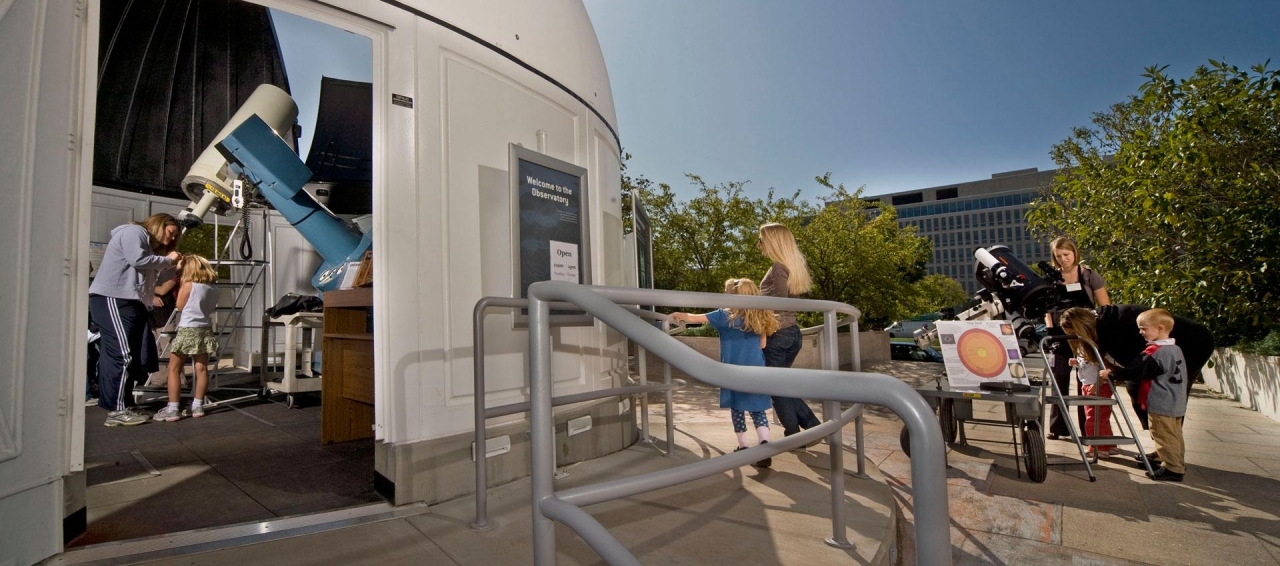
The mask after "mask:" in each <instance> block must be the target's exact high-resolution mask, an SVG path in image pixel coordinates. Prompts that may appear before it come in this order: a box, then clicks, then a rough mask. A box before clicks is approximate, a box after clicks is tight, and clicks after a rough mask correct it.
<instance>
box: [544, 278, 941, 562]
mask: <svg viewBox="0 0 1280 566" xmlns="http://www.w3.org/2000/svg"><path fill="white" fill-rule="evenodd" d="M528 296H529V354H530V357H529V366H530V367H529V378H530V395H529V398H530V403H531V406H530V418H529V420H530V427H531V432H532V478H531V488H532V498H533V543H534V561H535V563H536V564H540V565H549V564H553V563H554V562H555V530H554V526H553V525H552V523H551V519H550V518H549V517H547V516H546V515H545V514H544V513H543V511H542V503H543V502H544V501H546V500H549V499H550V498H554V497H555V492H554V488H553V485H552V477H553V474H554V472H555V464H554V459H553V457H554V437H553V434H554V433H553V429H552V423H553V416H552V412H551V386H552V383H551V367H550V365H551V341H550V337H551V336H550V325H549V322H550V307H549V302H550V301H566V302H569V303H573V304H574V305H575V306H577V307H578V308H579V309H582V310H584V311H586V312H587V313H589V314H591V315H592V316H594V317H595V318H597V319H599V320H600V321H602V322H604V323H605V324H607V325H609V326H610V327H612V328H613V329H614V330H617V331H618V332H620V333H622V334H623V335H625V336H627V337H628V338H630V339H631V340H633V341H635V342H636V343H637V344H639V345H641V346H643V347H645V348H646V349H648V350H649V351H652V352H654V353H655V354H657V355H658V356H659V357H661V358H663V359H664V360H666V361H667V363H669V364H671V365H674V366H675V367H678V368H680V369H681V370H683V371H684V372H685V373H688V374H689V375H691V376H693V377H695V378H697V379H699V380H702V381H704V382H706V383H709V384H711V385H716V386H720V387H732V388H733V389H735V390H739V391H748V392H752V393H762V394H769V395H778V396H795V397H802V398H814V399H828V400H832V401H848V402H864V403H873V404H878V405H883V406H885V407H888V408H889V409H890V410H892V411H893V412H894V413H896V414H897V415H898V416H899V417H900V418H901V419H902V421H903V422H904V423H905V425H906V427H907V430H908V433H909V434H910V439H911V443H912V448H913V450H912V452H913V456H914V457H913V458H912V460H911V474H912V485H913V488H912V489H913V492H914V495H915V509H914V512H915V515H916V517H917V529H916V555H917V560H918V561H919V562H920V563H923V564H942V563H949V562H950V560H951V556H950V554H951V543H950V537H949V524H948V521H949V518H948V502H947V487H946V473H945V461H944V451H943V443H942V432H941V430H940V429H939V427H938V424H937V422H936V421H935V420H934V419H933V411H932V409H931V408H930V407H929V405H928V403H926V402H925V401H924V399H923V398H922V397H920V395H919V394H917V393H916V392H915V390H913V389H911V388H910V387H909V386H908V385H907V384H905V383H903V382H901V381H899V380H897V379H896V378H893V377H890V376H888V375H883V374H872V373H862V372H853V373H850V372H840V371H833V370H800V369H791V368H766V367H753V366H735V365H728V364H722V363H719V362H716V361H713V360H711V359H709V358H707V357H705V356H703V355H701V354H698V353H697V352H694V351H692V350H691V349H689V348H687V347H685V346H683V345H681V344H680V343H679V342H678V341H676V340H674V339H672V338H671V337H669V336H667V335H665V333H663V332H662V331H661V330H659V329H657V328H654V327H653V326H652V325H649V324H647V323H645V322H644V321H642V320H640V319H638V318H636V317H635V316H633V315H631V314H630V313H628V312H627V311H626V310H625V309H623V308H622V307H620V306H618V305H617V304H614V303H615V302H618V303H625V304H655V305H656V304H664V305H669V306H706V305H715V306H722V307H723V306H727V307H741V308H766V309H774V310H820V311H823V312H825V313H827V321H828V323H829V324H832V323H834V321H835V314H836V313H845V314H852V315H855V316H858V315H859V314H860V313H859V312H858V310H857V309H856V308H854V307H852V306H849V305H845V304H842V303H835V302H832V301H816V300H811V299H780V298H775V297H753V296H743V295H724V294H719V293H696V292H687V291H654V290H645V289H630V288H619V287H591V286H585V285H575V284H572V283H566V282H558V281H544V282H539V283H534V284H533V285H531V286H530V287H529V293H528ZM828 340H829V341H830V343H831V344H834V336H832V337H830V338H829V339H828ZM780 378H781V379H780ZM833 416H834V415H833ZM835 435H836V433H833V437H835ZM916 447H919V448H918V451H917V449H916ZM758 448H759V447H757V449H758ZM832 451H833V460H835V459H836V456H835V454H836V453H838V452H839V451H840V442H839V440H838V438H833V442H832ZM833 463H834V462H833ZM841 470H842V468H838V467H836V466H833V469H832V473H833V475H834V477H840V478H842V477H843V472H842V471H841ZM834 477H833V479H834ZM841 483H842V482H841ZM832 485H833V491H834V489H835V488H836V487H837V484H836V482H834V481H833V482H832ZM840 489H841V491H843V490H842V488H840ZM832 495H833V501H835V500H836V499H837V494H835V493H833V494H832ZM839 495H840V497H841V498H842V497H843V494H842V493H841V494H839ZM571 526H572V525H571ZM579 535H580V536H586V533H584V532H582V531H579Z"/></svg>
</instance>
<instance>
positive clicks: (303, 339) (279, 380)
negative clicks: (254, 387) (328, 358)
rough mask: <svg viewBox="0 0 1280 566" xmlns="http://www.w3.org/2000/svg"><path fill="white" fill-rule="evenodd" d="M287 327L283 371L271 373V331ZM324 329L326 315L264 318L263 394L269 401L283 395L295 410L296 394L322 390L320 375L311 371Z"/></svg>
mask: <svg viewBox="0 0 1280 566" xmlns="http://www.w3.org/2000/svg"><path fill="white" fill-rule="evenodd" d="M277 326H283V327H284V354H283V360H282V363H281V366H280V368H281V371H280V372H268V371H267V366H268V365H269V362H268V360H269V358H270V357H271V356H270V353H271V344H272V342H271V329H272V328H275V327H277ZM323 328H324V314H323V313H318V312H299V313H294V314H286V315H280V316H276V317H273V316H270V315H263V317H262V363H261V364H260V366H259V367H260V368H261V370H260V371H261V372H262V373H261V378H262V391H261V392H260V393H259V396H260V397H262V398H264V399H265V398H267V397H268V396H270V395H271V394H273V393H284V394H285V395H287V396H288V397H287V398H286V399H287V401H286V402H287V404H288V407H289V408H293V405H294V401H295V399H294V395H296V394H298V393H311V392H317V391H320V379H321V377H320V376H317V375H316V374H315V372H314V371H313V370H312V363H311V362H312V358H313V356H314V355H315V352H316V348H315V346H316V344H318V343H319V340H318V338H319V333H320V330H321V329H323Z"/></svg>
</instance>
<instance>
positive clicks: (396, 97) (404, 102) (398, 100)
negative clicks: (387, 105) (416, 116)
mask: <svg viewBox="0 0 1280 566" xmlns="http://www.w3.org/2000/svg"><path fill="white" fill-rule="evenodd" d="M391 103H392V104H394V105H396V106H403V107H405V108H413V99H412V98H410V97H408V96H405V95H403V94H395V93H392V94H391Z"/></svg>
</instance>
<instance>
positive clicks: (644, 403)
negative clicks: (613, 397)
mask: <svg viewBox="0 0 1280 566" xmlns="http://www.w3.org/2000/svg"><path fill="white" fill-rule="evenodd" d="M636 356H637V357H639V358H640V385H648V384H649V368H648V362H647V360H646V358H648V357H649V356H648V355H647V353H646V352H645V349H644V346H641V345H639V344H636ZM639 409H640V442H643V443H645V444H650V443H652V442H653V439H652V438H649V395H648V394H644V395H641V396H640V407H639Z"/></svg>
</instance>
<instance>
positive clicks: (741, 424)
mask: <svg viewBox="0 0 1280 566" xmlns="http://www.w3.org/2000/svg"><path fill="white" fill-rule="evenodd" d="M724 292H725V293H728V294H730V295H759V294H760V290H759V289H758V288H757V287H756V284H755V282H754V281H752V280H750V279H729V280H728V281H725V282H724ZM671 319H672V320H675V321H677V322H687V323H694V324H710V325H711V326H712V328H715V329H716V331H717V332H719V334H720V362H721V363H726V364H735V365H740V366H763V365H765V364H764V352H763V348H764V346H765V341H766V340H767V338H768V336H769V335H770V334H773V333H774V332H777V330H778V320H777V318H776V317H775V316H774V314H773V311H769V310H762V309H720V310H716V311H711V312H709V313H707V314H690V313H687V312H678V313H673V314H672V315H671ZM720 407H721V408H723V409H729V415H730V417H731V418H732V420H733V432H734V433H735V434H737V435H738V448H737V450H734V452H737V451H739V450H746V449H747V422H746V417H745V414H744V413H750V414H751V423H752V424H753V425H755V428H756V437H757V439H758V440H759V442H760V444H768V443H769V417H768V416H767V415H765V411H767V410H768V409H769V396H768V395H761V394H758V393H743V392H741V391H734V390H732V389H725V388H721V389H720ZM772 464H773V459H772V458H765V459H763V460H760V461H759V462H756V465H757V466H759V467H761V468H767V467H769V466H770V465H772Z"/></svg>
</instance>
